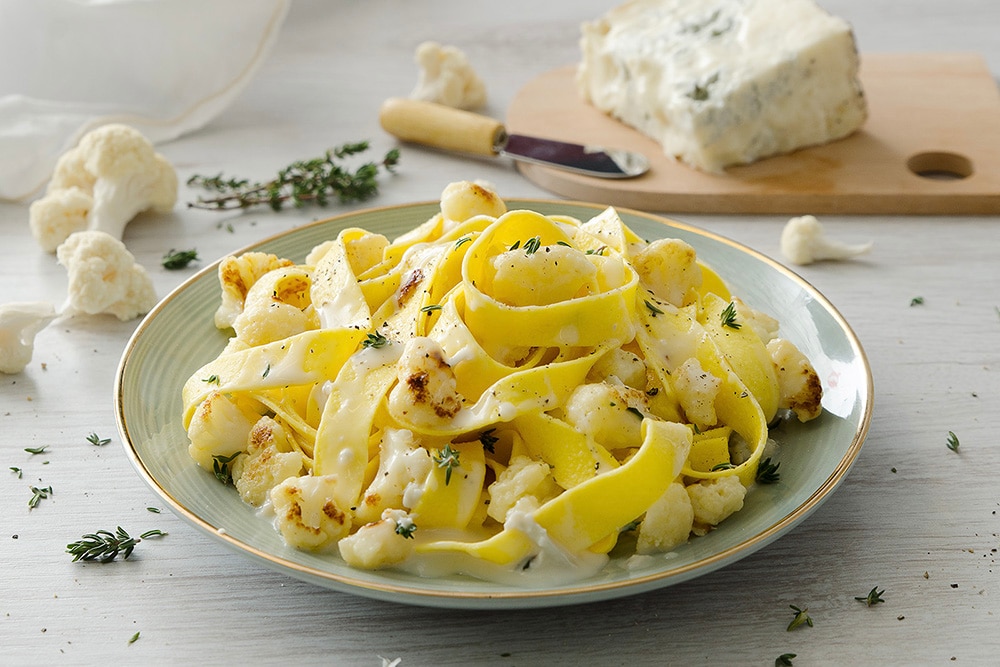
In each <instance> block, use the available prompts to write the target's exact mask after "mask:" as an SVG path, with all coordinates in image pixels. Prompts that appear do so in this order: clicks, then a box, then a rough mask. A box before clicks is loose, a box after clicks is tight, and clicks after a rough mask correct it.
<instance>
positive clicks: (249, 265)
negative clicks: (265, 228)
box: [215, 252, 295, 329]
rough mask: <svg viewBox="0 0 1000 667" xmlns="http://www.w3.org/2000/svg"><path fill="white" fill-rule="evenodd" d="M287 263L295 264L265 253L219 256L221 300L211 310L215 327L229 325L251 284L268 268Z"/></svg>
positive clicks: (286, 264)
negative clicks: (213, 312) (214, 308)
mask: <svg viewBox="0 0 1000 667" xmlns="http://www.w3.org/2000/svg"><path fill="white" fill-rule="evenodd" d="M287 266H295V263H294V262H292V261H291V260H288V259H281V258H280V257H278V256H277V255H270V254H268V253H265V252H245V253H243V254H242V255H240V256H239V257H233V256H229V257H226V258H225V259H223V260H222V261H221V262H220V263H219V285H220V286H221V287H222V302H221V303H220V304H219V307H218V309H217V310H216V311H215V326H216V327H217V328H219V329H229V328H231V327H232V326H233V322H234V321H235V320H236V317H237V316H238V315H239V314H240V313H241V312H243V302H244V300H245V299H246V298H247V292H249V291H250V288H251V287H253V284H254V283H255V282H257V281H258V280H259V279H260V277H261V276H263V275H264V274H266V273H268V272H269V271H273V270H274V269H280V268H283V267H287Z"/></svg>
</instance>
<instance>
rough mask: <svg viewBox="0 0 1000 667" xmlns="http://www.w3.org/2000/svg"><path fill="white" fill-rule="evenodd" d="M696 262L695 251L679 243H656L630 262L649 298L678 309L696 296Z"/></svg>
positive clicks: (698, 282) (698, 278) (698, 269)
mask: <svg viewBox="0 0 1000 667" xmlns="http://www.w3.org/2000/svg"><path fill="white" fill-rule="evenodd" d="M697 259H698V256H697V253H696V252H695V249H694V248H692V247H691V246H690V245H688V244H687V243H685V242H684V241H681V240H680V239H656V240H655V241H653V242H652V243H650V244H649V245H647V246H646V247H645V248H643V249H642V250H640V251H639V252H638V253H636V255H635V257H634V258H633V260H632V261H633V265H634V266H635V270H636V272H637V273H638V274H639V277H640V279H641V280H642V282H643V284H644V285H645V286H646V287H648V288H649V289H650V290H652V291H653V294H655V295H656V296H658V297H659V298H661V299H663V300H664V301H666V302H667V303H670V304H673V305H675V306H677V307H678V308H680V307H681V306H686V305H688V304H691V303H693V302H694V300H695V299H696V298H697V296H698V288H699V287H701V279H702V278H701V267H699V266H698V262H697Z"/></svg>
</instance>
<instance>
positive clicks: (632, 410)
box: [625, 406, 645, 419]
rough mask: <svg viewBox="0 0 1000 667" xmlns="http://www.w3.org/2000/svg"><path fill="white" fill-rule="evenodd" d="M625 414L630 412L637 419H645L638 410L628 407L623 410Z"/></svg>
mask: <svg viewBox="0 0 1000 667" xmlns="http://www.w3.org/2000/svg"><path fill="white" fill-rule="evenodd" d="M625 412H631V413H632V414H634V415H635V416H636V417H638V418H639V419H644V418H645V415H643V414H642V410H640V409H639V408H633V407H631V406H629V407H627V408H625Z"/></svg>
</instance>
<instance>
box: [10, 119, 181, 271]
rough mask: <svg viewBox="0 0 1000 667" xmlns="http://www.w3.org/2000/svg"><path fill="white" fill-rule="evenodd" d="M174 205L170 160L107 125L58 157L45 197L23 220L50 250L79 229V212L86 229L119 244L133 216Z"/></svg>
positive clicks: (132, 133) (133, 134)
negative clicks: (113, 238) (27, 217)
mask: <svg viewBox="0 0 1000 667" xmlns="http://www.w3.org/2000/svg"><path fill="white" fill-rule="evenodd" d="M74 189H75V190H76V192H75V193H73V194H72V195H69V194H67V193H66V191H68V190H74ZM85 198H89V199H90V201H89V203H88V202H87V201H86V199H85ZM176 202H177V173H176V172H175V171H174V168H173V166H172V165H171V164H170V162H168V161H167V159H166V158H165V157H163V156H162V155H160V154H159V153H157V152H156V151H155V150H154V149H153V145H152V144H151V143H150V142H149V140H148V139H146V137H144V136H143V135H142V133H141V132H139V131H138V130H136V129H135V128H132V127H129V126H127V125H118V124H111V125H104V126H102V127H99V128H97V129H96V130H93V131H91V132H89V133H87V134H86V135H84V136H83V138H82V139H81V140H80V143H79V144H78V145H77V146H76V147H75V148H72V149H70V150H69V151H67V152H66V153H64V154H63V155H62V157H60V158H59V161H58V162H57V163H56V168H55V172H54V173H53V175H52V180H51V181H50V182H49V187H48V191H47V194H46V195H45V196H44V197H43V198H42V199H40V200H39V201H37V202H35V204H33V205H32V207H31V209H30V211H29V222H30V225H31V230H32V233H33V234H34V236H35V238H36V240H38V242H39V243H40V244H41V245H42V247H43V248H45V249H46V250H49V251H50V252H51V251H52V250H55V249H56V248H57V247H58V246H59V244H60V243H62V242H63V241H65V240H66V238H67V237H68V236H69V235H70V234H71V233H72V232H74V231H80V229H81V227H80V216H81V214H82V215H83V216H85V218H86V229H88V230H92V231H102V232H106V233H108V234H110V235H111V236H113V237H115V238H116V239H118V240H121V238H122V236H123V235H124V232H125V225H127V224H128V223H129V222H130V221H131V220H132V218H134V217H135V216H136V215H138V214H139V213H142V212H143V211H148V210H154V211H158V212H161V213H166V212H168V211H170V210H171V209H173V207H174V204H175V203H176ZM84 209H86V210H84ZM60 236H61V237H62V238H60Z"/></svg>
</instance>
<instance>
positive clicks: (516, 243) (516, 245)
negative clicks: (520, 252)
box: [508, 240, 521, 250]
mask: <svg viewBox="0 0 1000 667" xmlns="http://www.w3.org/2000/svg"><path fill="white" fill-rule="evenodd" d="M520 247H521V241H520V240H518V241H514V245H512V246H511V247H510V248H508V250H517V249H518V248H520Z"/></svg>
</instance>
